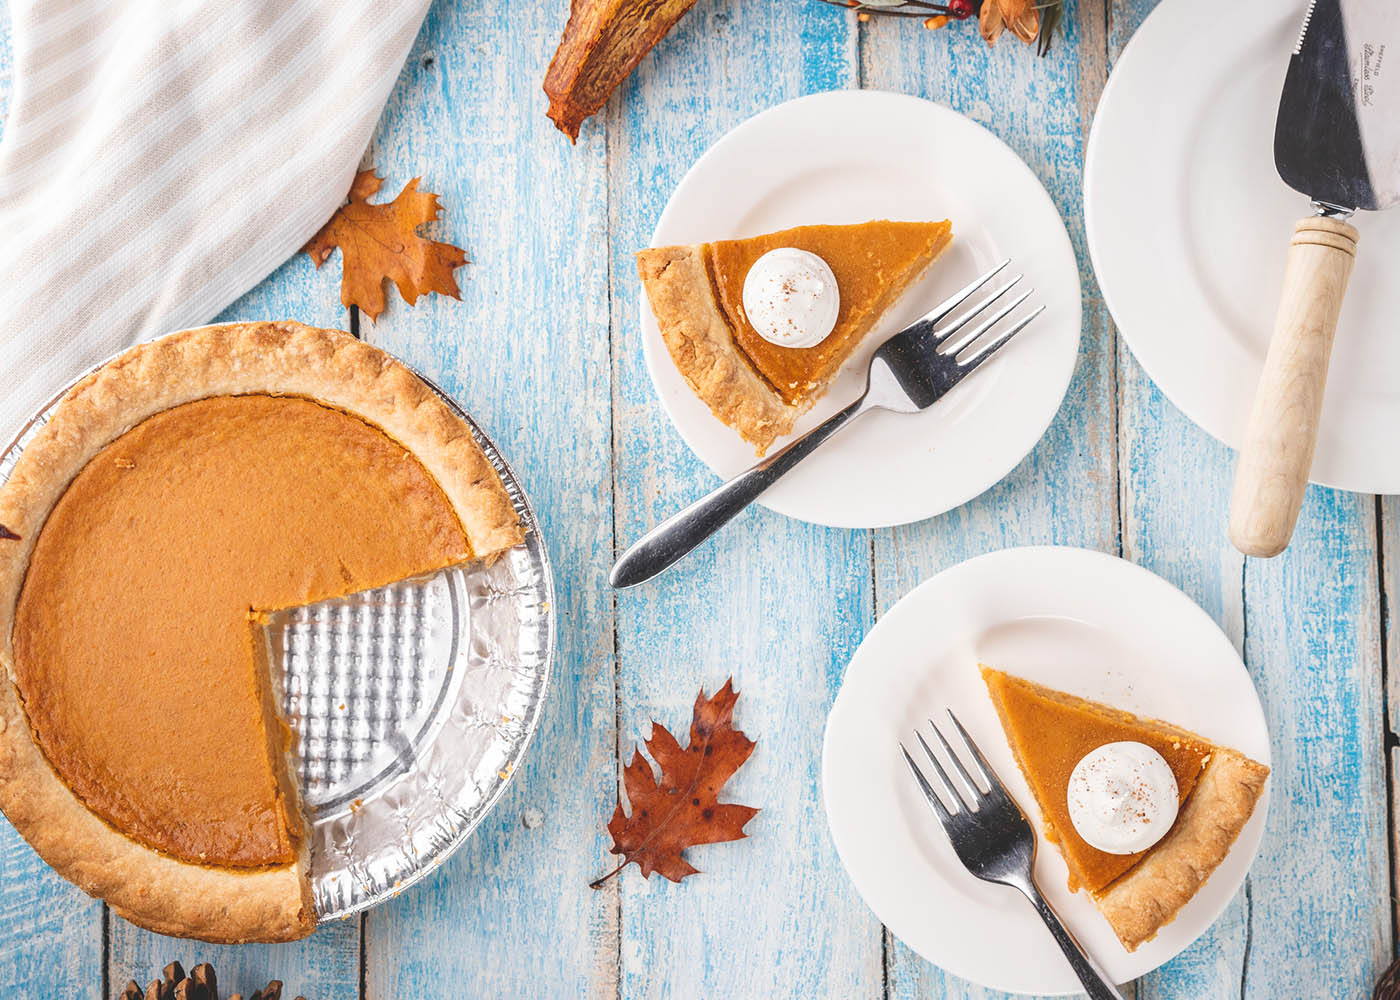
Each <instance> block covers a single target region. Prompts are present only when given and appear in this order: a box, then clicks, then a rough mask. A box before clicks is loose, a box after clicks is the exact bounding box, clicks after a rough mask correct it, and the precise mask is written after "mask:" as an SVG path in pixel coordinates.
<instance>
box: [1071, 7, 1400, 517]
mask: <svg viewBox="0 0 1400 1000" xmlns="http://www.w3.org/2000/svg"><path fill="white" fill-rule="evenodd" d="M1304 6H1305V4H1304V3H1302V2H1301V0H1291V2H1287V3H1279V2H1278V0H1238V2H1236V3H1226V4H1222V3H1217V2H1216V0H1164V2H1163V3H1162V4H1161V5H1160V6H1158V7H1157V9H1156V10H1154V11H1153V12H1152V14H1151V15H1149V16H1148V18H1147V20H1146V21H1145V22H1144V23H1143V25H1142V27H1141V28H1140V29H1139V30H1138V32H1137V34H1136V35H1134V36H1133V38H1132V40H1131V41H1130V42H1129V43H1128V46H1127V48H1126V49H1125V50H1124V52H1123V55H1122V57H1121V58H1120V59H1119V61H1118V63H1117V65H1116V66H1115V68H1114V70H1113V73H1112V75H1111V76H1110V77H1109V80H1108V86H1107V88H1106V89H1105V90H1104V94H1103V100H1102V101H1101V102H1100V103H1099V109H1098V112H1097V114H1096V116H1095V119H1094V127H1093V131H1092V132H1091V133H1090V136H1089V145H1088V149H1087V150H1086V153H1085V166H1084V219H1085V223H1086V226H1087V230H1088V239H1089V252H1090V256H1091V257H1092V259H1093V263H1094V270H1095V272H1097V274H1098V279H1099V284H1100V286H1101V287H1102V288H1103V294H1104V298H1105V300H1106V301H1107V303H1108V307H1109V310H1110V312H1112V314H1113V318H1114V321H1115V322H1116V323H1117V324H1118V328H1119V330H1120V331H1121V332H1122V334H1123V338H1124V340H1126V341H1127V342H1128V346H1129V347H1130V348H1131V349H1132V352H1133V354H1134V355H1135V356H1136V357H1137V359H1138V361H1140V362H1141V363H1142V366H1143V368H1145V369H1146V370H1147V374H1148V375H1150V376H1151V377H1152V380H1153V381H1154V382H1156V383H1157V385H1158V386H1160V387H1161V389H1162V392H1163V393H1165V394H1166V396H1167V398H1168V399H1170V400H1171V401H1172V402H1173V403H1175V404H1176V405H1177V406H1178V407H1179V408H1180V409H1181V410H1182V412H1183V413H1185V414H1186V415H1187V416H1188V417H1190V418H1191V419H1192V420H1193V421H1195V422H1196V423H1197V424H1199V425H1200V426H1201V427H1202V428H1204V429H1205V430H1206V431H1207V432H1208V433H1210V434H1211V435H1213V436H1214V437H1216V438H1218V439H1219V440H1221V441H1223V442H1225V443H1226V444H1228V445H1230V446H1232V447H1237V446H1238V445H1239V442H1240V440H1241V438H1242V437H1243V436H1244V427H1245V422H1246V420H1247V419H1248V416H1249V407H1250V404H1251V402H1252V400H1253V398H1254V387H1255V384H1256V382H1257V381H1258V379H1259V372H1260V369H1261V368H1262V367H1263V364H1264V354H1265V351H1266V350H1267V348H1268V343H1269V334H1270V332H1271V331H1272V329H1273V320H1274V313H1275V311H1276V309H1277V306H1278V296H1279V290H1280V289H1281V288H1282V286H1283V263H1284V257H1285V255H1286V253H1287V249H1288V241H1289V238H1290V236H1291V235H1292V232H1293V224H1294V223H1295V222H1296V221H1297V220H1298V219H1300V218H1302V217H1303V216H1306V215H1308V214H1310V208H1309V205H1308V199H1307V198H1305V197H1304V196H1303V195H1300V194H1298V193H1297V192H1296V191H1293V190H1292V189H1291V188H1289V187H1288V186H1287V185H1286V184H1284V183H1283V181H1282V180H1280V179H1279V176H1278V173H1277V172H1276V171H1275V170H1274V158H1273V136H1274V119H1275V116H1276V115H1277V112H1278V102H1279V94H1280V92H1281V90H1282V88H1283V78H1284V74H1285V73H1286V71H1287V69H1288V58H1289V54H1290V53H1291V52H1292V50H1293V45H1294V42H1295V41H1296V39H1297V37H1298V29H1299V26H1300V25H1301V23H1302V16H1303V8H1304ZM1352 222H1353V223H1354V224H1355V226H1356V228H1357V229H1358V230H1360V232H1361V242H1360V246H1359V249H1358V251H1357V255H1356V266H1355V269H1354V270H1353V271H1352V275H1351V284H1350V287H1349V288H1348V290H1347V296H1346V304H1345V306H1344V307H1343V309H1342V315H1341V323H1340V325H1339V327H1338V332H1337V340H1336V347H1335V349H1334V351H1333V354H1332V368H1331V373H1330V375H1329V376H1328V384H1327V395H1326V399H1325V402H1324V404H1323V408H1322V423H1321V429H1320V432H1319V434H1318V440H1317V453H1316V456H1315V457H1314V459H1313V466H1312V473H1311V479H1312V481H1313V482H1315V483H1321V484H1322V485H1325V486H1335V487H1339V488H1341V489H1347V490H1357V491H1360V492H1365V493H1397V492H1400V450H1397V449H1395V448H1393V447H1390V435H1391V433H1392V431H1393V428H1395V427H1396V426H1397V425H1400V336H1397V322H1400V281H1397V280H1396V277H1395V270H1396V265H1397V261H1400V211H1392V212H1379V213H1370V212H1358V213H1357V215H1356V217H1355V218H1354V219H1353V220H1352Z"/></svg>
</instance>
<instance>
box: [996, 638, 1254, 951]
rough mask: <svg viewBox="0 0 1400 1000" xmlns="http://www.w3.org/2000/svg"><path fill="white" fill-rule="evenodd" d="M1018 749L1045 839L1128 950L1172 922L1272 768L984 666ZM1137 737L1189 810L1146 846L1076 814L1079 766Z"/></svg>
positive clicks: (1223, 850)
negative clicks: (1104, 839)
mask: <svg viewBox="0 0 1400 1000" xmlns="http://www.w3.org/2000/svg"><path fill="white" fill-rule="evenodd" d="M981 670H982V679H983V680H984V681H985V682H986V684H987V691H988V693H989V694H990V695H991V698H992V704H993V705H994V706H995V707H996V711H997V715H998V716H999V717H1000V719H1001V724H1002V728H1003V729H1004V730H1005V731H1006V738H1007V741H1008V742H1009V743H1010V745H1011V751H1012V754H1013V755H1014V756H1015V758H1016V763H1017V764H1018V765H1019V766H1020V768H1021V773H1022V774H1023V775H1024V776H1025V778H1026V783H1027V784H1028V785H1029V786H1030V788H1031V793H1032V794H1033V795H1034V796H1035V800H1036V803H1037V804H1038V805H1039V807H1040V813H1041V819H1042V823H1043V826H1044V832H1045V838H1046V839H1047V840H1049V841H1050V842H1051V843H1052V844H1054V845H1055V846H1056V847H1057V848H1059V850H1060V853H1061V854H1062V855H1063V856H1064V859H1065V864H1066V866H1067V867H1068V868H1069V887H1070V889H1072V890H1078V889H1084V890H1085V891H1087V892H1088V893H1089V895H1090V896H1091V897H1092V898H1093V900H1094V902H1095V904H1096V905H1097V906H1098V908H1099V910H1100V912H1102V913H1103V915H1104V917H1105V918H1106V919H1107V920H1108V923H1109V925H1110V926H1111V927H1112V928H1113V931H1114V933H1115V934H1117V935H1118V939H1119V941H1121V942H1122V944H1123V947H1124V948H1126V949H1127V950H1128V951H1135V950H1136V949H1137V948H1138V946H1139V945H1141V944H1142V943H1143V942H1145V941H1149V940H1151V939H1152V938H1153V937H1154V936H1155V935H1156V934H1157V932H1158V931H1159V930H1160V929H1161V928H1162V927H1163V926H1164V925H1165V924H1167V923H1170V922H1171V921H1172V920H1173V919H1174V918H1175V917H1176V915H1177V913H1178V912H1179V911H1180V910H1181V908H1182V907H1183V906H1185V905H1186V903H1187V902H1188V901H1189V900H1190V899H1191V898H1192V897H1193V896H1195V894H1196V893H1197V892H1198V891H1199V890H1200V888H1201V886H1202V885H1204V884H1205V882H1206V879H1208V878H1209V877H1210V875H1211V873H1212V872H1213V871H1215V869H1216V867H1217V866H1218V865H1219V864H1220V863H1221V862H1222V861H1223V860H1224V859H1225V856H1226V854H1228V853H1229V851H1230V847H1231V845H1232V844H1234V842H1235V839H1236V838H1237V837H1238V836H1239V834H1240V831H1241V830H1242V829H1243V828H1244V825H1245V823H1246V822H1248V821H1249V817H1250V815H1251V814H1252V813H1253V811H1254V806H1255V804H1256V803H1257V802H1258V801H1259V797H1260V795H1261V794H1263V790H1264V783H1265V780H1266V779H1267V778H1268V775H1269V769H1268V768H1267V767H1265V766H1264V765H1263V764H1260V763H1258V762H1257V761H1254V760H1251V759H1250V758H1249V757H1246V756H1245V755H1244V754H1242V753H1240V752H1239V751H1237V750H1232V749H1230V748H1229V747H1223V746H1220V745H1218V744H1216V743H1212V742H1211V741H1210V740H1207V739H1206V738H1204V737H1203V736H1199V735H1197V734H1196V733H1193V732H1190V731H1189V730H1186V729H1182V728H1181V727H1179V726H1174V725H1171V724H1169V723H1166V722H1159V721H1157V720H1153V719H1142V718H1139V717H1138V716H1136V715H1133V714H1132V713H1130V712H1124V711H1121V710H1119V709H1116V708H1113V707H1111V706H1109V705H1104V704H1100V703H1099V702H1094V701H1089V700H1087V699H1085V698H1080V697H1078V696H1076V695H1072V694H1067V693H1065V692H1063V691H1056V690H1053V689H1051V688H1047V687H1044V686H1043V685H1040V684H1036V683H1034V682H1032V681H1028V680H1025V679H1023V678H1020V677H1013V676H1011V675H1010V674H1005V673H1002V672H1001V671H999V670H993V669H991V668H990V667H986V666H983V667H982V668H981ZM1117 742H1134V743H1142V744H1144V745H1146V746H1149V747H1151V748H1152V749H1153V750H1156V751H1157V752H1158V753H1159V754H1161V755H1162V757H1163V759H1164V760H1165V761H1166V762H1167V764H1168V766H1169V767H1170V768H1171V770H1172V773H1173V775H1174V776H1175V778H1176V784H1177V790H1178V794H1179V798H1180V810H1179V812H1178V814H1177V818H1176V822H1175V823H1174V824H1173V825H1172V827H1171V829H1170V830H1169V831H1168V832H1167V833H1166V835H1165V836H1164V837H1163V838H1162V839H1161V840H1159V841H1157V842H1156V843H1155V844H1153V845H1152V846H1151V847H1149V848H1148V849H1147V850H1145V851H1142V852H1140V853H1138V854H1129V855H1121V854H1109V853H1106V852H1104V851H1100V850H1098V849H1097V848H1094V847H1092V846H1090V845H1089V844H1088V843H1086V842H1085V841H1084V839H1083V838H1082V837H1080V835H1079V833H1078V832H1077V831H1076V830H1075V827H1074V823H1073V822H1072V821H1071V819H1070V815H1069V806H1068V803H1067V801H1066V800H1067V792H1068V787H1069V777H1070V774H1071V772H1072V771H1073V770H1074V767H1075V765H1076V764H1077V763H1078V762H1079V761H1080V760H1081V759H1083V757H1084V756H1085V755H1086V754H1087V753H1089V752H1090V751H1091V750H1094V749H1096V748H1098V747H1101V746H1103V745H1105V744H1108V743H1117Z"/></svg>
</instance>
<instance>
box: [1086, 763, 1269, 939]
mask: <svg viewBox="0 0 1400 1000" xmlns="http://www.w3.org/2000/svg"><path fill="white" fill-rule="evenodd" d="M1268 776H1269V769H1268V768H1267V767H1265V766H1264V765H1263V764H1260V763H1258V762H1256V761H1253V760H1250V759H1249V758H1248V757H1245V756H1244V755H1243V754H1240V753H1238V752H1236V751H1234V750H1228V749H1225V748H1223V747H1217V748H1215V749H1214V750H1213V751H1212V752H1211V755H1210V759H1209V760H1208V761H1207V762H1206V766H1205V769H1204V770H1203V771H1202V772H1201V777H1200V779H1199V780H1198V781H1197V782H1196V787H1195V788H1194V789H1192V791H1191V794H1190V795H1189V796H1188V797H1187V799H1186V803H1185V807H1184V808H1183V809H1182V812H1181V815H1180V816H1178V817H1177V820H1176V823H1175V824H1174V825H1173V826H1172V828H1171V831H1170V832H1169V833H1168V834H1167V835H1166V836H1165V837H1163V838H1162V840H1161V841H1159V842H1158V844H1157V846H1156V847H1155V848H1154V849H1153V850H1152V852H1151V853H1150V854H1148V855H1147V857H1145V858H1143V859H1142V861H1140V862H1138V864H1137V866H1136V867H1134V868H1133V869H1132V870H1131V871H1129V872H1128V873H1127V874H1126V875H1124V876H1123V877H1122V878H1120V879H1118V880H1117V881H1116V882H1114V883H1113V884H1112V885H1110V886H1109V887H1108V888H1107V889H1105V890H1104V891H1103V892H1102V893H1100V894H1099V896H1098V897H1097V898H1096V900H1095V902H1097V903H1098V906H1099V909H1100V910H1101V911H1102V912H1103V915H1104V916H1105V917H1106V918H1107V919H1108V922H1109V924H1110V925H1111V926H1112V927H1113V931H1114V933H1115V934H1117V935H1118V940H1120V941H1122V942H1123V947H1124V948H1126V949H1127V950H1128V951H1136V950H1137V947H1138V945H1140V944H1142V943H1143V942H1145V941H1150V940H1151V939H1152V938H1154V937H1155V936H1156V935H1157V932H1158V931H1159V930H1161V929H1162V927H1163V926H1165V925H1166V924H1168V923H1170V922H1171V921H1172V920H1174V919H1175V918H1176V915H1177V913H1178V912H1179V911H1180V910H1181V908H1182V907H1183V906H1185V905H1186V904H1187V902H1189V901H1190V899H1191V897H1192V896H1194V895H1196V893H1197V892H1198V891H1199V890H1200V888H1201V886H1202V885H1204V884H1205V882H1206V879H1208V878H1210V876H1211V873H1212V872H1213V871H1215V869H1216V868H1217V867H1218V866H1219V865H1220V862H1222V861H1224V860H1225V855H1227V854H1229V853H1230V847H1231V845H1232V844H1234V842H1235V839H1236V838H1237V837H1238V836H1239V835H1240V831H1241V830H1243V829H1244V825H1245V824H1246V823H1247V822H1249V817H1250V816H1251V815H1252V814H1253V812H1254V806H1255V803H1257V802H1258V801H1259V796H1260V795H1261V794H1262V793H1263V791H1264V781H1265V780H1266V779H1267V778H1268Z"/></svg>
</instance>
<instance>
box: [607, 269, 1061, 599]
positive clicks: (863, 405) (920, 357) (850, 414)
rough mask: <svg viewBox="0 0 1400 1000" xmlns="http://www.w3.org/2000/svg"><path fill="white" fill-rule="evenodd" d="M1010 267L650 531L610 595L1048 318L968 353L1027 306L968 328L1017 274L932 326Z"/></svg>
mask: <svg viewBox="0 0 1400 1000" xmlns="http://www.w3.org/2000/svg"><path fill="white" fill-rule="evenodd" d="M1010 263H1011V261H1010V260H1009V259H1008V260H1004V261H1002V262H1001V263H1000V264H998V265H997V266H996V267H994V268H992V269H991V270H990V271H988V272H987V273H986V274H984V275H982V276H981V277H979V278H977V279H976V280H974V281H972V282H971V283H970V284H968V285H966V286H965V287H964V288H962V289H960V290H959V291H958V292H957V293H956V294H954V295H953V296H952V297H951V298H949V299H947V300H946V301H944V302H940V303H939V304H938V305H937V306H935V307H934V308H933V309H932V311H930V312H928V313H926V314H925V315H924V316H923V317H922V318H921V319H919V320H918V321H917V322H916V323H914V324H913V325H912V326H909V327H906V328H905V329H903V330H901V331H900V332H899V333H897V334H895V335H894V336H893V337H891V338H890V339H889V340H887V341H885V342H884V343H883V344H882V345H880V348H879V349H878V350H877V351H876V352H875V356H874V357H873V358H871V360H870V370H869V372H867V374H866V378H865V392H863V393H862V394H861V396H860V398H859V399H857V400H856V401H855V402H854V403H852V404H851V405H850V406H847V407H846V408H845V409H843V410H841V411H840V412H839V413H837V414H835V415H834V416H832V417H829V418H828V419H827V420H825V421H824V422H823V423H821V424H819V425H817V426H816V427H814V428H812V430H810V431H808V432H807V433H806V434H804V435H803V436H802V437H800V438H798V439H797V440H796V441H794V442H792V444H790V445H788V446H787V447H786V448H784V449H783V450H782V451H779V452H777V453H776V454H774V455H770V456H769V457H768V458H765V459H764V460H763V461H761V462H759V463H758V464H757V465H755V466H753V467H752V468H750V469H748V470H746V471H744V472H741V473H739V475H737V476H735V477H734V478H733V479H731V480H729V482H727V483H725V484H724V485H722V486H720V487H719V488H717V489H715V490H713V491H712V492H711V493H709V494H707V495H706V496H704V497H701V498H700V499H699V500H697V501H695V502H694V503H692V504H691V505H690V506H689V507H686V508H685V509H684V510H682V511H680V512H679V513H676V514H673V515H671V516H670V517H669V518H667V519H666V520H665V521H662V522H661V523H660V524H658V525H657V526H656V527H655V528H652V529H651V531H649V532H647V533H646V534H645V535H643V536H642V537H641V539H639V540H638V541H637V542H636V544H634V545H633V546H632V547H631V548H630V549H628V550H627V551H626V552H624V553H623V554H622V558H620V559H618V561H617V565H615V566H614V567H613V569H612V575H611V576H610V577H609V578H608V579H609V582H610V583H612V585H613V586H614V587H630V586H632V585H634V584H638V583H642V582H644V581H646V580H650V579H651V578H652V577H654V576H656V575H657V574H658V573H661V572H662V571H664V570H666V569H668V568H670V567H671V566H673V565H674V564H675V563H677V562H678V561H680V559H681V558H682V557H683V556H685V555H686V554H688V553H689V552H691V551H692V550H693V549H694V548H695V547H696V546H697V545H699V544H700V543H701V542H703V541H704V540H705V539H707V538H709V537H710V536H711V535H713V534H714V533H715V532H716V531H718V530H719V529H720V528H722V527H724V525H726V524H727V523H729V521H730V520H732V519H733V518H734V517H735V515H737V514H738V513H739V512H740V511H742V510H743V509H744V508H745V507H747V506H748V505H749V504H751V503H753V502H754V500H756V499H757V498H758V495H759V494H760V493H762V492H763V491H764V490H766V489H768V487H770V486H772V485H773V484H774V483H775V482H777V481H778V480H779V479H780V478H781V477H782V476H783V475H784V474H786V473H787V472H789V471H790V470H791V469H792V468H793V467H794V466H795V465H797V463H798V462H800V461H802V460H803V459H804V458H806V457H807V456H808V455H810V454H811V453H812V452H814V451H816V449H817V448H818V446H820V445H821V443H822V442H823V441H825V440H826V439H827V438H829V437H831V436H832V435H833V434H835V433H836V432H837V431H838V430H840V429H841V428H842V427H844V426H846V424H848V423H850V422H851V421H852V420H854V419H855V418H856V417H858V416H860V415H861V414H862V413H867V412H869V411H870V410H876V409H881V410H894V411H896V412H898V413H917V412H919V411H920V410H924V409H927V408H928V407H930V406H932V405H933V404H934V403H936V402H938V400H940V399H941V398H943V396H944V395H945V394H946V393H947V392H948V390H949V389H951V388H953V386H955V385H957V384H958V383H959V382H961V381H962V380H963V379H965V378H967V376H969V375H971V374H972V373H973V372H975V371H976V370H977V369H979V368H981V367H982V366H983V365H984V364H986V363H987V362H988V361H989V360H990V359H991V358H992V357H993V356H994V355H995V354H996V353H997V352H998V351H1000V350H1001V349H1002V348H1003V347H1005V346H1006V345H1007V344H1008V343H1010V342H1011V338H1012V337H1014V336H1016V334H1018V333H1020V332H1021V331H1022V330H1024V329H1025V328H1026V325H1027V324H1028V323H1030V321H1031V320H1033V319H1035V318H1036V317H1037V316H1039V315H1040V314H1041V313H1042V312H1044V311H1045V307H1044V306H1041V307H1039V308H1038V309H1036V310H1034V311H1033V312H1031V313H1030V314H1029V315H1027V316H1025V317H1023V318H1021V319H1018V320H1016V321H1015V322H1014V323H1013V324H1012V325H1011V326H1010V327H1009V328H1008V329H1006V330H1005V331H1004V332H1002V333H1000V334H999V335H997V336H996V337H995V338H992V339H991V340H990V342H988V343H986V344H984V345H982V346H981V347H979V348H978V349H977V350H975V351H968V348H970V347H971V346H972V345H973V344H974V343H976V342H977V341H978V340H980V339H981V338H982V336H983V334H986V333H988V332H989V331H990V330H991V329H992V328H993V327H994V326H996V325H997V324H998V323H999V322H1001V321H1002V320H1003V319H1006V318H1007V317H1008V316H1010V315H1011V312H1012V311H1013V310H1014V309H1015V308H1016V307H1017V306H1019V305H1021V304H1022V303H1023V302H1025V301H1026V299H1028V298H1030V295H1031V292H1032V291H1034V289H1029V290H1027V291H1026V292H1024V293H1023V294H1021V295H1020V296H1018V297H1016V298H1015V299H1013V300H1011V301H1009V302H1007V303H1006V304H1004V305H1002V306H1001V307H1000V308H998V309H997V310H996V311H995V312H994V313H992V314H991V315H990V316H988V317H986V318H985V319H984V320H982V321H981V322H980V323H977V324H975V325H974V324H973V322H972V321H973V320H974V319H976V318H977V317H978V316H979V315H980V314H981V313H982V312H984V311H985V310H986V309H987V308H988V307H989V306H991V305H992V304H993V303H994V302H996V301H997V300H998V299H1000V298H1001V297H1002V296H1003V295H1005V294H1006V293H1007V292H1009V291H1010V290H1011V289H1012V288H1013V287H1014V286H1015V285H1016V283H1017V282H1019V281H1020V280H1021V277H1022V276H1021V275H1019V274H1018V275H1017V276H1016V277H1014V278H1012V279H1011V280H1010V281H1008V282H1007V283H1006V284H1005V285H1004V286H1002V287H1001V288H999V289H998V290H996V291H995V292H992V293H991V294H989V295H987V296H985V297H984V298H982V299H981V300H980V301H979V302H977V303H976V304H975V305H973V306H971V307H970V308H969V309H968V310H967V312H966V313H965V314H963V315H962V316H960V317H958V318H957V320H956V321H954V322H952V323H949V324H948V325H947V326H946V327H945V328H943V329H938V328H937V326H938V324H939V323H940V322H941V321H942V320H944V319H947V318H948V316H949V315H951V314H952V313H953V312H954V311H955V310H956V309H957V308H958V307H959V306H961V305H962V304H963V303H964V302H966V301H967V300H968V299H969V298H971V297H972V295H973V294H974V293H975V292H977V290H978V289H980V288H981V287H982V286H983V285H985V284H986V283H987V282H989V281H991V280H992V278H993V277H995V276H996V275H997V273H998V272H1000V271H1001V270H1002V269H1003V268H1004V267H1006V265H1008V264H1010ZM955 335H958V336H955ZM963 355H965V356H963Z"/></svg>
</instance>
